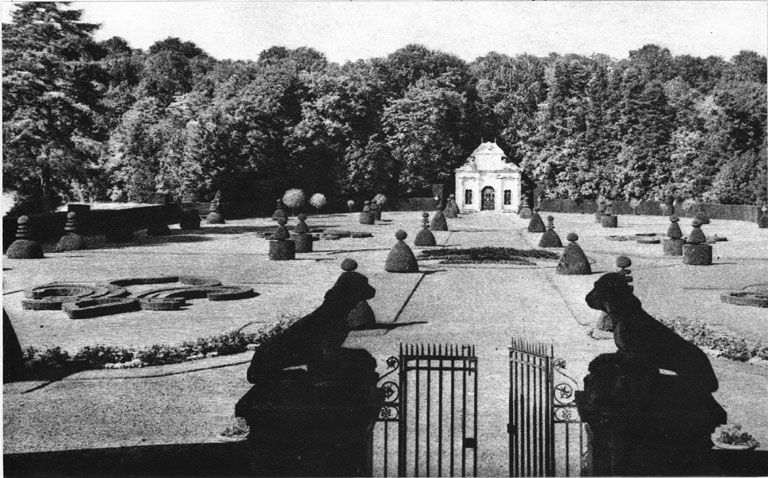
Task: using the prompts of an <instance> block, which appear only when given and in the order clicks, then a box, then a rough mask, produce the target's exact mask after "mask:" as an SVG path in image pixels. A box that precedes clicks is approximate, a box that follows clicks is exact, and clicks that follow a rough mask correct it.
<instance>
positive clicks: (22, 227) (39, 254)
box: [5, 216, 44, 259]
mask: <svg viewBox="0 0 768 478" xmlns="http://www.w3.org/2000/svg"><path fill="white" fill-rule="evenodd" d="M16 224H17V225H18V226H17V228H16V240H15V241H13V242H12V243H11V245H10V246H8V250H6V251H5V256H6V257H7V258H8V259H42V258H43V257H44V256H43V248H42V247H40V244H38V243H37V242H35V241H33V240H32V239H31V238H32V229H31V227H30V223H29V217H27V216H21V217H20V218H19V219H18V220H17V221H16Z"/></svg>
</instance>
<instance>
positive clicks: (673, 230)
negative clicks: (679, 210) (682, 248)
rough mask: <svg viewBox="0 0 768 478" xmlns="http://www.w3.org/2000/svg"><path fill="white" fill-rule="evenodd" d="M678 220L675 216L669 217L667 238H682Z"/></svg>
mask: <svg viewBox="0 0 768 478" xmlns="http://www.w3.org/2000/svg"><path fill="white" fill-rule="evenodd" d="M678 222H680V218H679V217H677V215H676V214H673V215H671V216H669V229H667V237H669V238H672V239H680V238H682V237H683V231H681V230H680V224H678Z"/></svg>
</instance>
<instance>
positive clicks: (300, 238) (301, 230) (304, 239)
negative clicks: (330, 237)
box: [293, 214, 314, 253]
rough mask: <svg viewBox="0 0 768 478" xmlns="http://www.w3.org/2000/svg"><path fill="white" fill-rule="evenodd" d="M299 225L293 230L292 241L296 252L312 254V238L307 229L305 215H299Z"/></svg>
mask: <svg viewBox="0 0 768 478" xmlns="http://www.w3.org/2000/svg"><path fill="white" fill-rule="evenodd" d="M298 219H299V223H298V224H297V225H296V229H295V230H294V232H295V234H294V236H293V241H294V242H295V243H296V252H300V253H306V252H312V241H313V240H314V238H313V237H312V234H310V233H309V227H308V226H307V223H306V222H305V221H306V220H307V215H306V214H299V216H298Z"/></svg>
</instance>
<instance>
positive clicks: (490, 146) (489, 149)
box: [470, 141, 507, 158]
mask: <svg viewBox="0 0 768 478" xmlns="http://www.w3.org/2000/svg"><path fill="white" fill-rule="evenodd" d="M479 154H490V155H494V156H504V157H505V158H506V157H507V155H506V154H504V151H503V150H502V149H501V148H499V145H498V144H496V143H491V142H490V141H486V142H485V143H480V146H478V147H477V148H475V150H474V151H472V154H470V157H471V156H477V155H479Z"/></svg>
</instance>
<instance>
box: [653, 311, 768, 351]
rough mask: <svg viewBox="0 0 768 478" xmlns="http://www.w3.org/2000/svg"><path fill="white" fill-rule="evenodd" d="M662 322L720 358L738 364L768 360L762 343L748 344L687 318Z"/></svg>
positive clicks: (664, 319) (765, 347)
mask: <svg viewBox="0 0 768 478" xmlns="http://www.w3.org/2000/svg"><path fill="white" fill-rule="evenodd" d="M660 321H661V322H662V323H663V324H664V325H666V326H667V327H669V328H670V329H672V330H673V331H675V333H677V334H678V335H680V336H681V337H683V338H684V339H686V340H688V341H689V342H691V343H693V344H694V345H697V346H699V347H702V348H707V349H711V350H714V351H716V352H718V357H722V358H727V359H730V360H736V361H738V362H749V361H750V360H753V359H755V358H757V359H759V360H768V346H765V345H763V344H761V343H754V342H748V341H746V340H745V339H743V338H740V337H736V336H735V335H733V334H730V333H727V332H720V331H717V330H715V329H713V328H711V327H709V326H708V325H706V324H702V323H700V322H697V321H695V320H690V319H687V318H685V317H679V316H678V317H675V318H673V319H668V318H661V319H660Z"/></svg>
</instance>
